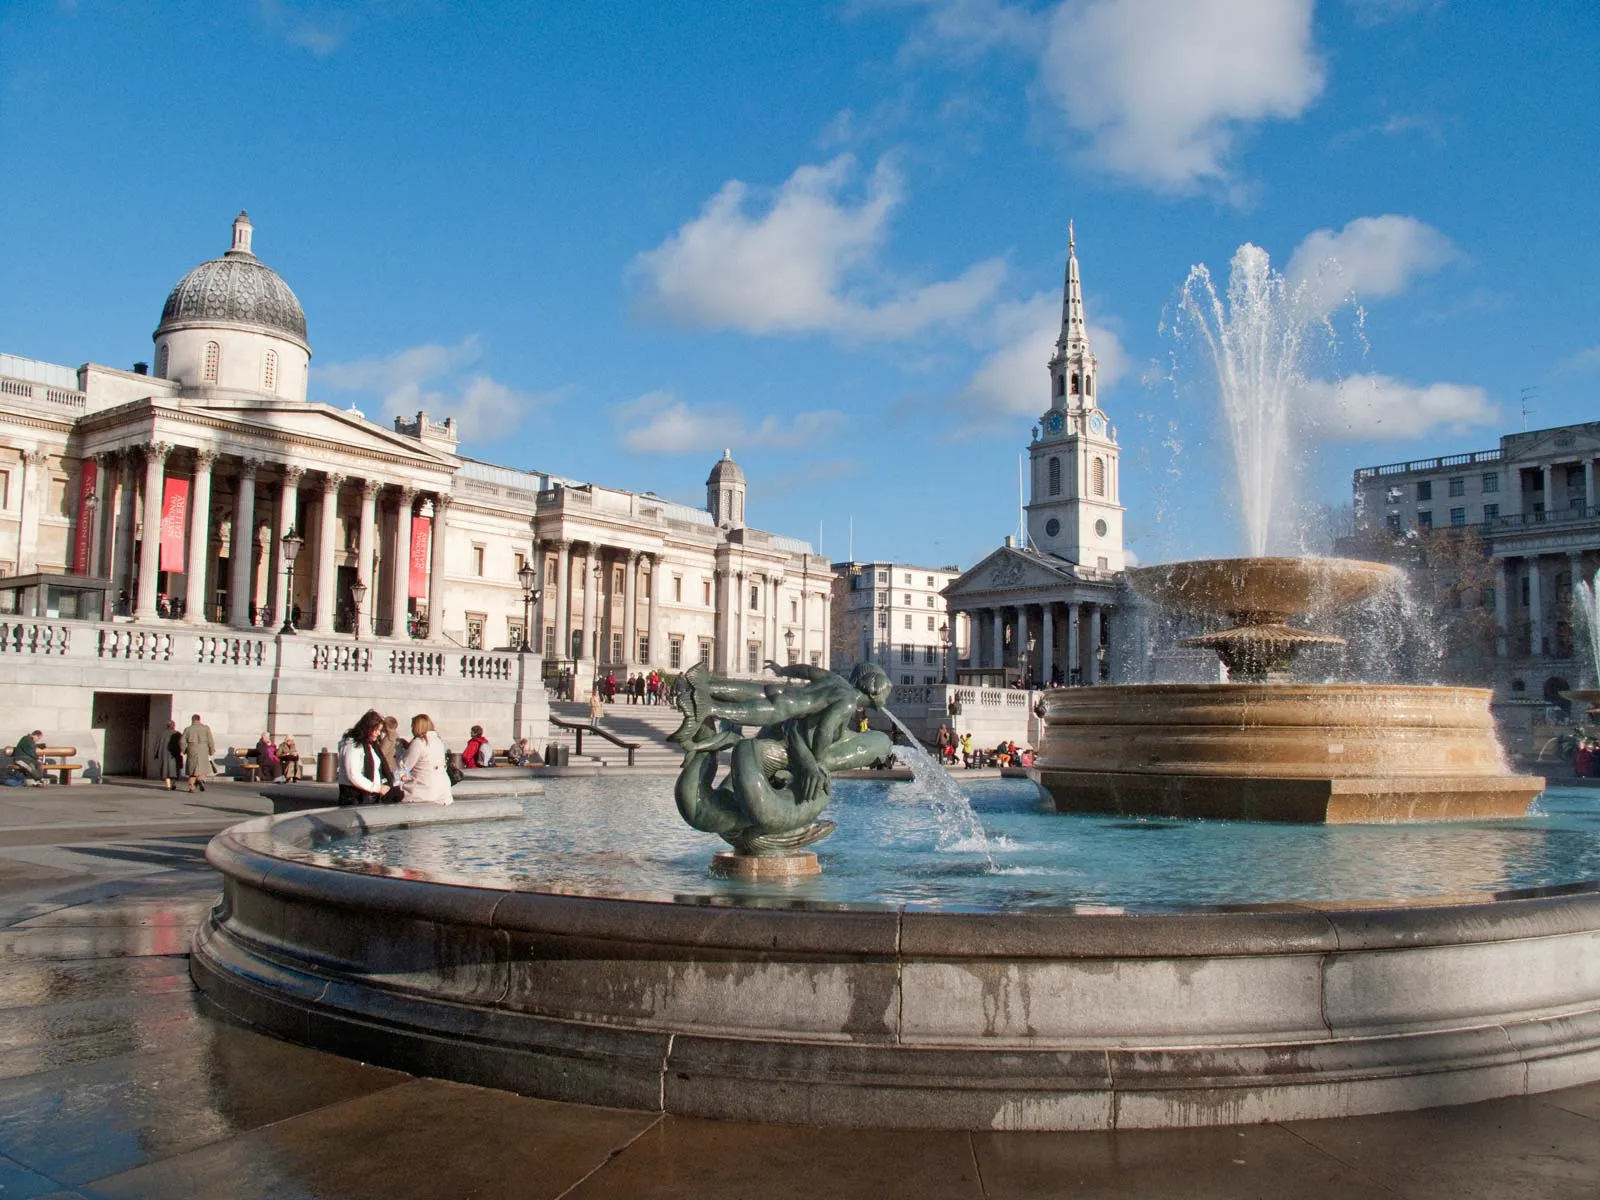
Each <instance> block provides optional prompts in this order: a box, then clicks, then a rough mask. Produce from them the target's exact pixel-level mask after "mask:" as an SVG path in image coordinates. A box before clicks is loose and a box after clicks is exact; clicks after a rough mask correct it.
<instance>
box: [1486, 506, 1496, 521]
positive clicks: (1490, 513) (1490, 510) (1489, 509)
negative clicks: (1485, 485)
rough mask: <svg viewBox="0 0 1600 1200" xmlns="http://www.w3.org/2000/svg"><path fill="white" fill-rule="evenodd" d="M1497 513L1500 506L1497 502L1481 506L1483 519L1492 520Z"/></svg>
mask: <svg viewBox="0 0 1600 1200" xmlns="http://www.w3.org/2000/svg"><path fill="white" fill-rule="evenodd" d="M1499 515H1500V506H1499V505H1498V504H1485V505H1484V506H1483V519H1484V520H1485V521H1493V520H1494V519H1495V518H1496V517H1498V516H1499Z"/></svg>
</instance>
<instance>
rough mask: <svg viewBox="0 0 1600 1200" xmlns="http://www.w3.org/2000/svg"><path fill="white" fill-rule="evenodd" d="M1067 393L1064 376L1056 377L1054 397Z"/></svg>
mask: <svg viewBox="0 0 1600 1200" xmlns="http://www.w3.org/2000/svg"><path fill="white" fill-rule="evenodd" d="M1066 393H1067V380H1066V376H1064V375H1057V376H1056V395H1058V396H1064V395H1066Z"/></svg>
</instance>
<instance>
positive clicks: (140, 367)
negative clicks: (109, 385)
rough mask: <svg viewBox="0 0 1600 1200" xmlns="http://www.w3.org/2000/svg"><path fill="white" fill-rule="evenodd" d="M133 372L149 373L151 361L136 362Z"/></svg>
mask: <svg viewBox="0 0 1600 1200" xmlns="http://www.w3.org/2000/svg"><path fill="white" fill-rule="evenodd" d="M133 373H134V374H135V375H148V374H150V364H149V363H145V362H138V363H134V364H133Z"/></svg>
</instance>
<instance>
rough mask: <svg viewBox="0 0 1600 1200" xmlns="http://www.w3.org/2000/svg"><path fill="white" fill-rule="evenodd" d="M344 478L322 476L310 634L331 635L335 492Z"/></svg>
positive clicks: (336, 524) (335, 580) (336, 528)
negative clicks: (315, 598) (313, 610)
mask: <svg viewBox="0 0 1600 1200" xmlns="http://www.w3.org/2000/svg"><path fill="white" fill-rule="evenodd" d="M343 485H344V476H343V475H336V474H333V473H331V472H329V473H328V474H325V475H323V477H322V502H321V504H320V505H319V506H318V522H317V592H316V596H317V604H316V609H315V615H314V616H313V617H312V623H311V630H312V632H313V633H324V634H326V633H332V632H333V610H334V601H335V600H337V599H338V591H339V589H338V578H339V568H338V565H337V561H336V554H337V551H338V545H337V541H338V537H339V489H340V487H342V486H343Z"/></svg>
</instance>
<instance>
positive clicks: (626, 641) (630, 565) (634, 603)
mask: <svg viewBox="0 0 1600 1200" xmlns="http://www.w3.org/2000/svg"><path fill="white" fill-rule="evenodd" d="M638 577H639V552H638V551H637V550H629V551H628V560H627V565H626V566H625V567H624V568H623V576H622V664H623V667H624V668H631V667H632V666H633V664H634V662H635V660H637V659H638V657H639V607H638V606H639V578H638Z"/></svg>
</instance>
